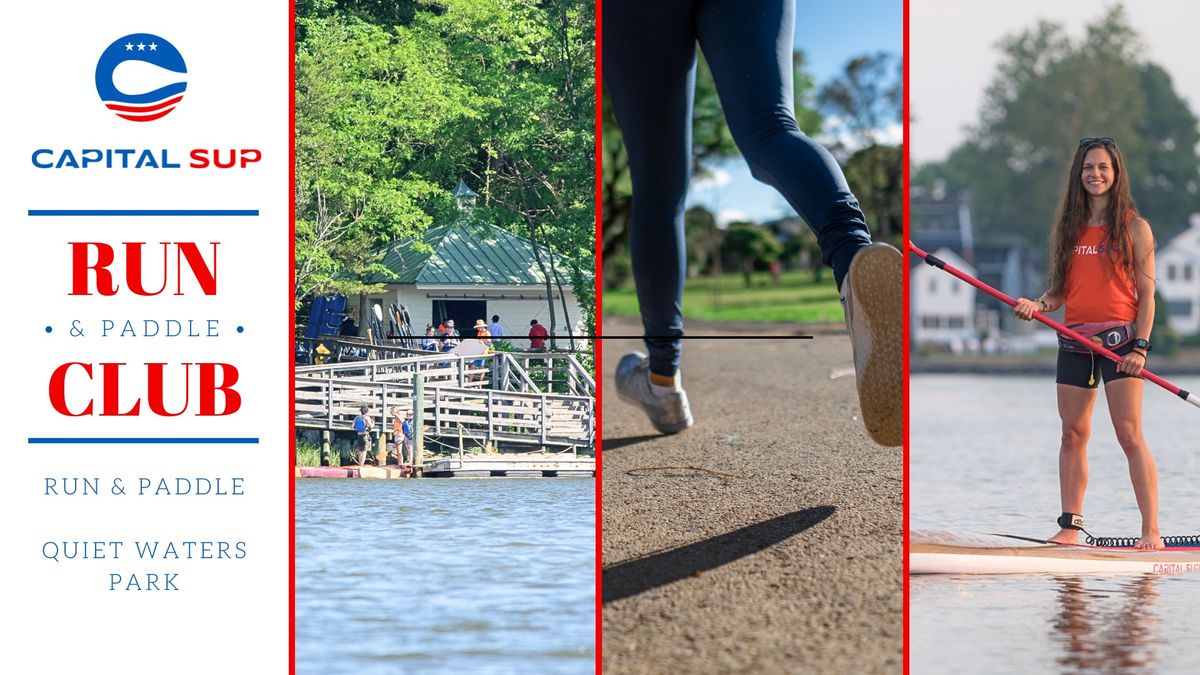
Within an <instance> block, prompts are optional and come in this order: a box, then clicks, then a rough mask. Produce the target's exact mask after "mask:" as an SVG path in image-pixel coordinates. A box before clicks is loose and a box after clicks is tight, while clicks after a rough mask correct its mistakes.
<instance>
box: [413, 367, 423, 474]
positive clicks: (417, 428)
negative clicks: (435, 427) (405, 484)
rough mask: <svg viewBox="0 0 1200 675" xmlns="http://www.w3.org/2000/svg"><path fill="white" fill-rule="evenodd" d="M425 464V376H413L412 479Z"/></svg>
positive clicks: (419, 472) (418, 374) (421, 374)
mask: <svg viewBox="0 0 1200 675" xmlns="http://www.w3.org/2000/svg"><path fill="white" fill-rule="evenodd" d="M424 464H425V374H424V373H417V374H416V375H413V472H412V475H413V478H420V477H421V475H422V473H423V472H422V469H421V467H422V466H424Z"/></svg>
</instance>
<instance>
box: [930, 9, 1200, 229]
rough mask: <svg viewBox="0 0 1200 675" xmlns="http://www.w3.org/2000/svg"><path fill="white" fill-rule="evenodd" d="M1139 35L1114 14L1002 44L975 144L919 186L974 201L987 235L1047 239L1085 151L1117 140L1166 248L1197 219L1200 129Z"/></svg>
mask: <svg viewBox="0 0 1200 675" xmlns="http://www.w3.org/2000/svg"><path fill="white" fill-rule="evenodd" d="M1142 45H1143V43H1142V40H1141V38H1140V36H1139V35H1138V34H1137V33H1136V32H1135V31H1134V30H1133V28H1132V27H1131V26H1130V25H1129V21H1128V18H1127V16H1126V13H1125V10H1124V9H1123V8H1122V7H1121V6H1120V5H1116V6H1114V7H1112V8H1111V9H1109V10H1108V12H1107V13H1105V14H1104V15H1103V16H1102V17H1100V18H1099V19H1097V20H1096V21H1095V22H1093V23H1091V24H1089V25H1088V26H1087V27H1086V30H1085V33H1084V35H1083V37H1082V38H1081V39H1072V38H1071V37H1070V36H1068V35H1067V33H1066V30H1065V29H1064V28H1063V27H1062V26H1061V25H1059V24H1055V23H1052V22H1048V21H1041V22H1039V23H1037V24H1036V25H1035V26H1034V27H1032V28H1030V29H1028V30H1025V31H1022V32H1020V33H1017V34H1015V35H1011V36H1009V37H1007V38H1005V39H1004V40H1003V41H1002V42H1001V44H1000V49H1001V53H1002V57H1003V58H1002V61H1001V64H1000V66H999V69H998V71H997V73H996V75H995V78H994V79H993V81H992V83H991V85H990V86H989V87H988V89H987V91H986V95H985V101H984V104H983V107H982V109H981V111H980V115H979V120H978V122H977V124H976V125H975V127H974V128H973V129H972V131H971V133H970V136H969V138H968V139H967V140H966V141H965V142H963V143H962V144H960V145H959V146H957V147H956V148H954V150H953V151H952V152H951V153H950V156H949V157H948V158H947V159H946V160H944V161H942V162H937V163H933V164H931V165H928V166H925V167H922V168H920V169H919V170H918V171H916V172H915V173H914V176H913V185H914V187H917V188H918V189H920V188H925V189H929V188H931V187H932V186H933V185H935V184H939V183H940V187H941V188H942V192H944V193H945V194H946V195H947V196H948V197H952V198H955V197H957V196H958V195H960V194H962V193H964V192H965V193H968V194H969V195H970V197H971V203H972V204H973V206H974V208H973V213H972V216H973V220H974V222H975V225H976V227H977V228H978V230H979V231H980V232H981V233H983V234H991V235H1000V234H1020V235H1023V236H1024V237H1026V238H1027V239H1028V240H1030V241H1031V242H1038V243H1040V242H1044V241H1046V238H1047V233H1048V231H1049V228H1050V225H1051V222H1052V221H1053V218H1054V211H1055V208H1056V207H1057V203H1058V201H1059V199H1060V196H1061V194H1062V191H1063V190H1064V188H1065V183H1064V181H1065V180H1066V171H1067V168H1068V167H1069V165H1070V161H1071V158H1072V156H1073V154H1074V152H1075V149H1076V146H1077V141H1078V140H1079V139H1080V138H1083V137H1086V136H1110V137H1112V138H1115V139H1116V140H1117V144H1118V145H1119V146H1120V148H1121V150H1122V152H1123V154H1124V155H1125V158H1126V161H1127V170H1128V172H1129V176H1130V179H1131V181H1130V184H1131V187H1132V189H1133V196H1134V198H1135V199H1136V200H1137V202H1138V206H1139V208H1140V209H1141V210H1142V212H1143V215H1145V216H1146V218H1147V219H1148V220H1149V221H1150V222H1151V224H1152V225H1154V227H1155V232H1156V234H1157V235H1158V236H1159V237H1160V238H1163V237H1164V236H1169V235H1170V234H1172V233H1173V232H1175V231H1177V230H1178V229H1180V228H1182V227H1184V226H1186V223H1187V216H1188V214H1189V213H1191V212H1192V211H1195V210H1196V207H1195V204H1196V201H1197V196H1198V193H1200V168H1198V165H1197V162H1196V156H1195V149H1196V147H1197V145H1198V144H1200V130H1198V129H1197V120H1196V117H1195V115H1194V114H1193V113H1192V112H1191V111H1190V109H1189V108H1188V106H1187V104H1186V102H1184V101H1183V100H1182V99H1181V98H1180V97H1179V95H1178V94H1177V93H1176V92H1175V91H1174V89H1173V87H1172V85H1171V81H1170V78H1169V76H1168V75H1167V73H1166V72H1165V71H1164V70H1163V69H1162V68H1160V67H1159V66H1157V65H1155V64H1153V63H1149V62H1147V61H1145V59H1144V57H1143V54H1144V53H1145V50H1144V49H1143V47H1142Z"/></svg>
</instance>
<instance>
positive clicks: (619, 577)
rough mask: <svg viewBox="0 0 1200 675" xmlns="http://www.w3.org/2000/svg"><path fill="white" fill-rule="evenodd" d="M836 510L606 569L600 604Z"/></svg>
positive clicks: (725, 559)
mask: <svg viewBox="0 0 1200 675" xmlns="http://www.w3.org/2000/svg"><path fill="white" fill-rule="evenodd" d="M836 510H837V509H836V508H835V507H833V506H814V507H812V508H809V509H803V510H800V511H795V512H793V513H789V514H786V515H782V516H778V517H776V518H772V519H770V520H765V521H763V522H761V523H757V524H754V525H747V526H746V527H743V528H740V529H737V530H734V531H732V532H727V533H725V534H721V535H717V536H715V537H712V538H711V539H705V540H704V541H698V542H696V543H694V544H688V545H687V546H681V547H679V548H674V549H671V550H669V551H663V552H662V553H654V554H651V555H649V556H647V557H644V558H635V559H633V560H627V561H625V562H622V563H617V564H615V565H613V566H612V567H606V568H605V569H604V573H603V581H604V586H603V589H604V591H603V592H604V604H608V603H610V602H614V601H616V600H623V599H625V598H628V597H632V596H634V595H637V594H639V593H645V592H646V591H649V590H652V589H655V588H658V587H659V586H665V585H667V584H669V583H672V582H675V581H679V580H680V579H685V578H687V577H690V576H694V575H696V574H699V573H700V572H708V571H709V570H713V569H716V568H718V567H720V566H721V565H725V564H728V563H731V562H733V561H735V560H737V559H738V558H744V557H746V556H748V555H753V554H755V553H758V552H759V551H761V550H763V549H764V548H767V547H768V546H772V545H774V544H778V543H779V542H781V541H783V540H784V539H787V538H788V537H791V536H793V535H796V534H800V533H801V532H803V531H805V530H807V529H808V528H810V527H812V526H813V525H816V524H817V523H819V522H821V521H823V520H825V519H826V518H828V517H829V516H832V515H833V512H834V511H836Z"/></svg>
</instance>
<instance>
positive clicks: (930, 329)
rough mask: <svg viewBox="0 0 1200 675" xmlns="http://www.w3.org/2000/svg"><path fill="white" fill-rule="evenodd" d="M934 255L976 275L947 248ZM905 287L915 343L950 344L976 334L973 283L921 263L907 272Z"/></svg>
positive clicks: (973, 270)
mask: <svg viewBox="0 0 1200 675" xmlns="http://www.w3.org/2000/svg"><path fill="white" fill-rule="evenodd" d="M933 255H935V256H937V257H938V258H941V259H942V260H944V261H945V262H947V263H949V264H950V265H953V266H954V267H957V268H958V269H960V270H962V271H963V272H964V273H966V274H968V275H970V276H975V268H974V267H972V266H971V265H970V264H968V263H967V262H966V261H965V260H963V259H962V258H961V257H959V256H958V255H956V254H955V253H954V251H951V250H950V249H949V248H945V247H942V248H939V249H938V250H937V251H935V252H934V253H933ZM908 288H909V297H910V303H909V307H910V308H911V309H912V322H911V326H912V342H913V344H914V345H920V344H929V343H932V344H939V345H950V344H951V343H955V342H961V341H964V340H967V339H969V338H972V337H975V335H976V331H975V287H974V286H971V285H970V284H966V283H963V282H962V281H959V280H958V279H956V278H954V277H953V276H951V275H949V274H947V273H946V272H943V271H942V270H939V269H935V268H933V267H930V266H929V265H926V264H925V263H924V262H921V263H919V264H917V266H916V267H914V268H913V269H912V270H911V271H910V273H909V287H908Z"/></svg>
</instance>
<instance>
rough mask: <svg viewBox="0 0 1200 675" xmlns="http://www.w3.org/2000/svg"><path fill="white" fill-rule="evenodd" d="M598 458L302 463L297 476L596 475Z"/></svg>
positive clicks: (440, 458) (504, 457)
mask: <svg viewBox="0 0 1200 675" xmlns="http://www.w3.org/2000/svg"><path fill="white" fill-rule="evenodd" d="M595 476H596V458H594V457H590V456H587V455H578V454H575V453H568V452H560V453H495V454H482V455H450V456H438V457H435V458H433V459H430V460H428V461H426V462H425V464H423V465H422V467H421V469H420V470H419V471H416V472H414V471H413V467H412V466H410V465H403V466H399V465H396V464H392V465H388V466H374V465H370V464H368V465H365V466H341V467H333V466H298V467H296V478H367V479H377V480H389V479H400V478H416V477H424V478H594V477H595Z"/></svg>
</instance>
